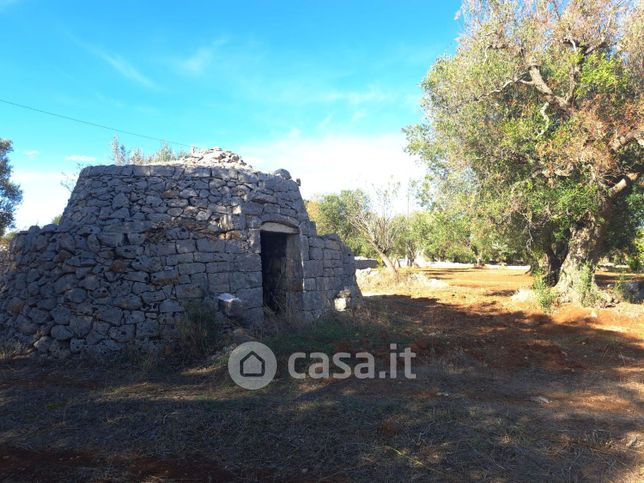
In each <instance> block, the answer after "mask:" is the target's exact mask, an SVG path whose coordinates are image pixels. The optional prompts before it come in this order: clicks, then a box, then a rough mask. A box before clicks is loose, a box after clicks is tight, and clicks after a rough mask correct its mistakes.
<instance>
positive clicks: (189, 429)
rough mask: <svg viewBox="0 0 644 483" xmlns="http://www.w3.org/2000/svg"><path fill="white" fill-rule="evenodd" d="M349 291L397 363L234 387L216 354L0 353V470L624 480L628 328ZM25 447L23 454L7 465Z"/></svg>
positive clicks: (629, 413)
mask: <svg viewBox="0 0 644 483" xmlns="http://www.w3.org/2000/svg"><path fill="white" fill-rule="evenodd" d="M366 304H367V311H371V312H368V313H370V314H374V315H377V314H381V313H385V314H388V317H389V319H388V321H387V322H386V323H387V324H389V326H390V327H391V330H392V333H394V332H395V333H396V334H399V333H400V331H402V332H403V333H405V334H406V335H407V338H408V340H409V341H410V344H411V345H412V347H413V348H414V350H415V351H416V352H417V353H418V357H417V359H416V360H415V361H414V365H413V368H414V372H415V373H416V378H415V379H409V380H408V379H396V380H390V379H375V380H357V379H354V378H351V379H346V380H336V379H333V378H330V379H324V380H317V381H312V380H304V381H294V380H292V379H289V378H287V377H281V378H280V379H279V380H276V381H274V382H273V383H272V384H270V385H269V386H268V387H266V388H264V389H262V390H259V391H245V390H243V389H241V388H238V387H236V386H235V385H234V384H232V382H231V381H230V380H229V379H228V377H227V375H226V373H225V368H224V367H221V366H218V367H210V366H207V365H206V366H201V367H192V368H180V369H172V370H167V371H165V372H157V373H154V372H153V373H145V372H141V371H137V370H134V369H132V368H124V367H118V366H115V367H111V368H110V367H102V368H101V367H79V366H78V365H74V364H62V365H47V366H39V365H37V364H34V363H33V362H29V361H13V362H8V363H4V364H2V365H1V366H0V395H1V397H2V399H1V404H2V406H1V407H2V414H3V417H2V419H1V420H0V443H1V444H2V446H1V448H2V451H3V453H5V454H8V455H9V458H8V459H7V458H5V459H4V460H0V478H4V479H13V480H24V479H28V478H29V477H30V476H35V478H31V479H36V480H37V479H44V480H46V479H47V478H46V477H43V473H34V471H36V469H37V468H38V467H39V463H38V459H37V458H36V456H34V455H38V456H37V457H38V458H45V459H43V460H42V461H43V462H44V463H43V464H45V465H47V467H48V468H49V469H50V470H52V469H54V470H56V471H58V472H56V471H53V472H52V473H51V474H53V475H60V476H61V477H64V478H66V479H68V480H69V479H85V478H86V477H95V478H98V477H105V478H114V479H119V478H123V479H141V478H138V477H137V475H138V476H142V475H143V476H145V477H163V474H165V475H166V477H167V478H170V479H180V478H181V477H182V476H181V475H185V474H186V473H187V474H188V476H190V477H193V478H198V479H206V478H205V477H207V476H208V475H210V476H211V477H212V478H219V479H220V480H225V479H231V480H244V481H265V480H276V481H312V480H313V481H320V480H326V481H373V480H376V481H410V480H413V479H421V480H429V479H431V480H434V481H464V480H495V481H496V480H506V481H507V480H509V481H527V480H532V481H534V480H540V481H543V480H546V481H582V480H584V481H586V480H593V481H627V480H629V479H630V480H632V481H637V480H638V475H637V473H636V471H638V470H637V468H638V464H639V463H641V457H642V450H641V446H639V445H640V443H639V442H638V441H637V440H633V438H634V435H635V434H637V432H638V431H640V428H641V427H642V417H641V414H642V401H641V393H640V392H639V391H638V389H639V387H638V385H637V384H638V382H641V381H638V379H637V377H638V374H637V372H638V371H639V370H640V369H641V366H640V362H639V361H641V360H642V355H643V351H642V348H641V345H640V344H641V341H639V340H636V339H634V338H630V337H628V336H626V335H624V334H620V333H616V332H610V331H605V330H599V329H596V328H592V327H589V326H588V325H587V324H586V323H585V321H583V320H580V321H579V322H578V323H571V324H565V325H563V324H557V323H555V322H554V321H553V320H552V319H551V318H550V317H547V316H545V315H533V314H527V313H524V312H521V311H516V312H506V311H503V310H502V309H501V308H500V307H495V306H487V307H482V308H481V309H480V310H479V311H473V310H471V311H463V310H460V309H459V308H457V307H454V306H451V305H448V304H444V303H441V302H438V301H437V300H436V299H430V298H413V299H412V298H410V297H405V296H378V297H369V298H367V301H366ZM374 323H376V322H374ZM380 323H381V322H380ZM640 439H641V436H640ZM25 448H30V449H31V451H37V452H38V453H33V454H27V455H26V456H25V454H24V453H23V459H26V460H29V457H30V455H31V456H34V458H32V460H31V463H32V464H31V465H25V464H23V465H19V464H15V463H16V461H17V460H16V458H18V459H19V457H18V456H16V454H17V453H16V451H25ZM52 454H53V455H55V456H57V457H58V460H57V459H56V458H46V455H50V456H51V455H52ZM12 455H13V456H12ZM61 455H63V456H61ZM64 455H67V456H68V457H64ZM12 458H13V459H12ZM128 458H131V459H132V461H131V462H128ZM56 461H59V462H60V463H56ZM146 465H147V466H146ZM137 468H139V469H140V468H148V470H147V473H138V474H137V473H136V469H137ZM168 468H173V469H172V471H171V470H170V469H168ZM176 468H180V470H176ZM30 471H31V473H30ZM164 471H165V472H166V473H163V472H164ZM155 472H156V473H155ZM640 476H641V475H640Z"/></svg>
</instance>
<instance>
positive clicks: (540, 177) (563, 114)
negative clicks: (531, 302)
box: [407, 0, 644, 297]
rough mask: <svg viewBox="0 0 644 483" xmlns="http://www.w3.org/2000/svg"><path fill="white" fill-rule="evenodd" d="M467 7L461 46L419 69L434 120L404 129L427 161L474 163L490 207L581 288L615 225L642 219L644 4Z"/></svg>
mask: <svg viewBox="0 0 644 483" xmlns="http://www.w3.org/2000/svg"><path fill="white" fill-rule="evenodd" d="M460 13H461V15H462V18H463V26H464V30H463V32H462V35H461V36H460V37H459V39H458V47H457V50H456V52H455V54H454V55H451V56H445V57H442V58H440V59H439V60H438V61H437V62H436V63H435V64H434V65H433V66H432V67H431V69H430V71H429V73H428V74H427V77H426V78H425V80H424V81H423V84H422V85H423V88H424V90H425V96H424V100H423V108H424V111H425V114H426V118H425V121H423V122H422V123H420V124H419V125H417V126H413V127H411V128H408V129H407V133H408V137H409V141H410V143H409V150H410V151H412V152H413V153H416V154H419V155H420V156H421V157H422V158H423V159H424V160H426V162H427V166H428V169H429V171H430V172H444V171H445V170H448V171H450V172H453V173H459V172H462V173H470V174H471V175H472V176H473V177H474V178H475V179H476V187H477V191H478V193H479V197H480V201H481V206H483V205H484V203H485V201H493V202H494V203H496V204H497V206H499V207H500V208H501V214H502V215H503V216H499V217H498V220H497V221H498V223H500V224H507V226H513V227H515V229H516V230H521V231H522V232H523V236H524V237H525V240H526V247H527V249H528V250H529V251H530V252H531V253H532V255H533V256H538V255H543V256H544V259H545V260H546V261H547V264H546V268H547V270H548V272H549V280H550V282H551V283H552V284H555V283H557V286H558V289H559V291H560V292H561V293H562V294H564V295H566V296H571V297H574V290H573V289H575V287H576V285H577V284H578V283H579V279H580V275H581V274H582V273H583V271H584V270H585V267H588V266H590V267H594V266H595V265H596V263H597V261H598V259H599V257H600V256H601V255H602V254H604V253H605V252H606V251H607V250H608V249H609V248H610V245H611V243H613V241H614V240H616V238H614V237H612V236H611V234H614V233H617V232H628V235H629V236H627V237H626V238H629V237H630V238H632V237H631V235H633V236H634V235H635V233H636V229H637V227H638V226H639V225H641V223H642V220H641V219H639V220H638V219H634V217H636V216H638V215H637V213H638V212H639V211H638V209H637V208H636V209H635V210H634V211H633V209H632V208H633V199H634V198H633V197H634V196H635V197H636V198H637V197H639V194H640V193H641V191H642V181H641V175H642V172H643V171H644V162H643V157H642V154H643V153H644V127H643V124H642V112H643V111H644V105H643V102H642V87H643V86H642V83H643V79H644V20H643V19H644V17H643V12H642V9H641V8H639V7H634V6H633V5H631V4H629V3H625V2H621V1H618V0H569V1H563V2H560V1H557V0H524V1H521V0H495V1H484V0H466V1H465V2H464V3H463V6H462V8H461V11H460ZM640 199H641V197H640ZM618 220H620V221H621V222H618ZM616 223H619V224H618V225H617V226H616Z"/></svg>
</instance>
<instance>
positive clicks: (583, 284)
mask: <svg viewBox="0 0 644 483" xmlns="http://www.w3.org/2000/svg"><path fill="white" fill-rule="evenodd" d="M575 289H576V291H577V296H578V298H579V302H580V303H581V305H583V306H584V307H593V306H595V305H596V304H597V302H598V301H599V300H600V299H601V293H600V292H599V289H598V288H597V285H596V284H595V267H594V266H592V265H591V264H589V263H586V264H584V266H583V267H582V269H581V271H580V272H579V281H578V283H577V284H576V285H575Z"/></svg>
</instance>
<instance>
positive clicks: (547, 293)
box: [532, 273, 557, 314]
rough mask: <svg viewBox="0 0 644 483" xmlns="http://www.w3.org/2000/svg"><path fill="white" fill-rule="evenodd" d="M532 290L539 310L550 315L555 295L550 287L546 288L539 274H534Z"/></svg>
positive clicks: (546, 285)
mask: <svg viewBox="0 0 644 483" xmlns="http://www.w3.org/2000/svg"><path fill="white" fill-rule="evenodd" d="M532 290H533V291H534V295H535V297H536V299H537V303H538V304H539V307H541V310H543V311H544V313H546V314H551V313H552V308H553V305H554V303H555V301H556V300H557V293H556V292H555V290H554V289H553V288H552V287H549V286H548V284H547V283H546V281H545V279H544V277H543V276H542V275H541V274H538V273H537V274H535V278H534V283H533V285H532Z"/></svg>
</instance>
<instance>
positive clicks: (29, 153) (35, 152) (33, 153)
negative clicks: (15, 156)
mask: <svg viewBox="0 0 644 483" xmlns="http://www.w3.org/2000/svg"><path fill="white" fill-rule="evenodd" d="M24 154H25V156H27V157H28V158H33V157H34V156H38V155H39V154H40V151H38V150H37V149H32V150H30V151H25V152H24Z"/></svg>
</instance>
